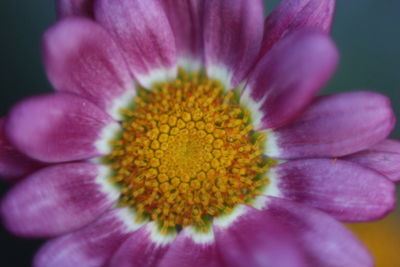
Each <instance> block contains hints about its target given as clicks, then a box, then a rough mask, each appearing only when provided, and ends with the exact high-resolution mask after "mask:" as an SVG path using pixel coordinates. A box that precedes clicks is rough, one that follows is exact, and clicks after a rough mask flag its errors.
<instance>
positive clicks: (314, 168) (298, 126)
mask: <svg viewBox="0 0 400 267" xmlns="http://www.w3.org/2000/svg"><path fill="white" fill-rule="evenodd" d="M58 6H59V13H60V16H61V18H60V20H59V21H58V22H57V23H56V24H55V25H54V26H52V27H51V28H50V29H49V30H48V31H47V32H46V34H45V36H44V42H43V53H44V62H45V68H46V71H47V74H48V77H49V80H50V81H51V82H52V84H53V85H54V88H55V89H56V90H57V91H56V92H55V93H53V94H48V95H42V96H37V97H33V98H30V99H27V100H25V101H22V102H20V103H19V104H17V105H16V106H15V107H14V108H13V109H12V110H11V111H10V113H9V114H8V116H7V118H6V119H5V122H4V123H3V120H2V121H1V124H0V127H1V135H0V137H1V142H0V145H1V146H2V147H7V150H4V151H5V152H0V166H3V165H4V167H2V168H0V171H2V170H5V171H2V172H1V173H0V174H1V175H4V176H9V177H17V176H27V177H26V178H25V179H24V180H23V181H21V182H20V183H19V184H17V185H16V186H15V187H14V188H13V189H12V190H11V191H10V192H9V193H8V194H7V196H6V197H5V199H4V200H3V202H2V205H1V212H2V216H3V220H4V223H5V225H6V227H7V228H8V229H9V230H10V231H12V232H13V233H15V234H18V235H21V236H28V237H53V239H52V240H50V241H48V243H47V244H45V245H44V247H43V248H42V249H41V250H40V251H39V252H38V254H37V256H36V258H35V265H36V266H73V265H78V266H94V267H95V266H104V265H106V264H108V265H109V266H310V265H313V266H371V265H372V261H371V258H370V256H369V255H368V253H367V252H366V250H365V249H364V248H363V246H362V245H360V243H359V242H358V241H357V240H356V239H355V238H354V237H353V236H352V235H351V233H350V232H349V231H348V230H346V229H345V228H344V227H343V226H342V225H341V224H340V223H339V222H338V221H337V220H340V221H347V222H349V221H350V222H360V221H368V220H373V219H377V218H380V217H382V216H383V215H385V214H386V213H387V212H389V211H390V210H391V209H392V208H393V206H394V202H395V197H394V188H395V187H394V183H393V182H394V181H397V180H399V177H400V170H399V168H397V167H396V166H398V164H397V163H398V161H399V154H400V148H399V143H398V142H397V141H394V140H386V138H387V136H388V135H389V133H390V132H391V130H392V129H393V126H394V121H395V120H394V116H393V111H392V109H391V107H390V103H389V101H388V99H387V98H386V97H384V96H382V95H379V94H376V93H372V92H353V93H343V94H338V95H329V96H323V97H316V96H315V95H316V93H317V92H318V90H319V89H320V88H321V87H322V86H323V85H324V84H325V83H326V82H327V80H328V79H329V78H330V77H331V75H332V74H333V72H334V70H335V67H336V64H337V61H338V53H337V50H336V48H335V45H334V44H333V42H332V40H331V39H330V37H329V36H328V34H327V33H328V31H329V29H330V25H331V22H332V14H333V10H334V1H333V0H325V1H320V0H318V1H317V0H285V1H283V2H282V3H281V4H280V5H279V6H278V7H277V9H276V10H275V11H274V12H273V13H272V14H271V15H270V16H269V17H268V18H267V19H266V20H265V23H264V18H263V5H262V1H261V0H254V1H248V0H204V1H195V0H179V1H176V0H150V1H139V0H117V1H116V0H97V1H84V0H83V1H82V0H80V1H73V0H60V1H59V5H58ZM28 163H29V164H28ZM17 170H20V171H17ZM327 229H329V231H327Z"/></svg>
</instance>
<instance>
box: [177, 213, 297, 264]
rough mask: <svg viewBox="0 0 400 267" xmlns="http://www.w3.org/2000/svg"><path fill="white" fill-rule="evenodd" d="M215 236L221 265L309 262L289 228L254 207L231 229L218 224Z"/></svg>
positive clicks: (237, 220) (235, 222)
mask: <svg viewBox="0 0 400 267" xmlns="http://www.w3.org/2000/svg"><path fill="white" fill-rule="evenodd" d="M215 239H216V242H217V247H218V250H219V252H220V257H221V259H222V262H223V264H222V265H221V266H229V267H248V266H251V267H266V266H268V267H274V266H279V267H293V266H296V267H301V266H305V265H304V264H303V258H302V255H301V254H300V250H299V249H298V247H297V246H296V244H295V242H294V239H293V238H292V237H291V236H290V235H289V234H288V233H287V231H286V229H285V228H284V227H282V225H280V224H279V223H278V222H277V221H276V220H275V219H274V218H273V217H272V216H271V215H270V214H267V213H265V212H262V211H259V210H256V209H254V208H248V211H247V212H246V213H245V214H244V215H243V216H241V217H239V218H238V219H236V221H234V222H233V224H232V225H230V226H229V227H228V228H227V229H223V228H218V227H216V228H215ZM177 266H178V265H177ZM188 266H189V265H188ZM190 266H193V267H194V266H201V265H190ZM202 266H205V265H202Z"/></svg>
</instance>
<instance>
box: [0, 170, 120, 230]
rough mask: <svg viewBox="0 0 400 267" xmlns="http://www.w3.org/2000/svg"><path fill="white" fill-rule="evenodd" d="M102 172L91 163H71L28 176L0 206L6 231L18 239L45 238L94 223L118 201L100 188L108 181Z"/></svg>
mask: <svg viewBox="0 0 400 267" xmlns="http://www.w3.org/2000/svg"><path fill="white" fill-rule="evenodd" d="M101 168H102V167H101V166H100V165H97V164H92V163H70V164H64V165H55V166H52V167H48V168H45V169H43V170H40V171H38V172H35V173H34V174H32V175H30V176H29V177H27V178H26V179H25V180H23V181H22V182H21V183H19V184H17V185H16V186H15V187H14V188H13V189H12V190H11V191H10V192H9V193H8V194H7V196H6V197H5V199H4V200H3V202H2V206H1V212H2V217H3V221H4V223H5V225H6V227H7V228H8V229H9V230H10V231H11V232H13V233H15V234H17V235H22V236H34V237H47V236H54V235H59V234H63V233H66V232H69V231H72V230H76V229H78V228H80V227H82V226H84V225H86V224H88V223H89V222H91V221H93V220H94V219H96V218H97V217H98V216H100V215H101V214H102V213H103V212H104V211H106V210H107V209H108V208H110V207H111V205H112V204H113V203H115V201H116V200H117V198H118V194H117V193H113V194H111V193H108V192H106V191H104V189H103V188H102V187H103V185H102V184H101V181H100V180H99V179H104V181H103V182H104V183H107V181H106V177H104V175H106V173H104V170H103V173H102V169H101ZM103 168H104V167H103ZM110 187H111V186H110Z"/></svg>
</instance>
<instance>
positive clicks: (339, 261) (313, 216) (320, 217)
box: [265, 198, 373, 267]
mask: <svg viewBox="0 0 400 267" xmlns="http://www.w3.org/2000/svg"><path fill="white" fill-rule="evenodd" d="M265 209H266V211H265V212H266V213H268V214H270V215H271V216H273V217H274V219H276V220H277V221H278V222H279V223H280V224H281V226H282V227H285V228H286V229H287V231H288V234H289V235H291V236H292V238H294V239H295V240H296V241H297V244H298V248H299V249H301V250H303V251H304V253H305V255H306V258H307V264H306V266H315V267H318V266H329V267H343V266H352V267H372V266H373V260H372V258H371V256H370V255H369V253H368V251H367V250H366V249H365V247H364V246H363V245H362V244H361V242H360V241H359V240H357V238H356V237H355V236H354V235H353V234H352V233H351V232H350V231H349V230H348V229H346V228H345V227H344V226H343V225H342V224H340V223H339V222H338V221H336V220H335V219H333V218H332V217H330V216H328V215H326V214H325V213H323V212H320V211H317V210H315V209H312V208H308V207H306V206H303V205H300V204H296V203H295V202H292V201H288V200H283V199H279V198H267V203H266V208H265Z"/></svg>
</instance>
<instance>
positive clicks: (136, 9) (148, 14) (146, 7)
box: [95, 0, 176, 87]
mask: <svg viewBox="0 0 400 267" xmlns="http://www.w3.org/2000/svg"><path fill="white" fill-rule="evenodd" d="M95 16H96V19H97V20H98V21H99V23H100V24H102V25H103V26H104V27H105V28H106V29H107V30H109V31H110V33H111V34H112V35H113V37H115V40H116V41H117V43H118V44H119V46H120V47H121V49H122V54H123V56H124V57H125V59H126V61H127V63H128V66H129V69H130V70H131V72H132V74H133V75H134V76H135V78H136V79H137V81H139V82H140V83H141V84H142V85H143V86H145V87H150V86H151V84H152V83H153V82H155V81H162V80H168V79H170V78H175V75H176V49H175V40H174V35H173V32H172V30H171V27H170V24H169V22H168V18H167V16H166V15H165V12H164V10H163V7H162V4H161V3H160V1H158V0H148V1H142V0H99V1H97V2H96V6H95Z"/></svg>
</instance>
